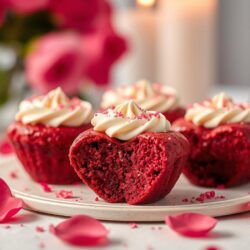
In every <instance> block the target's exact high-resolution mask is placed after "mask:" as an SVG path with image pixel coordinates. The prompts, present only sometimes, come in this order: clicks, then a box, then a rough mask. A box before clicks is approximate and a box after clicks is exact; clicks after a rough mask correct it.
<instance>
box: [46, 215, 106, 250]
mask: <svg viewBox="0 0 250 250" xmlns="http://www.w3.org/2000/svg"><path fill="white" fill-rule="evenodd" d="M50 232H51V233H53V234H54V235H55V236H57V237H58V238H60V239H61V240H63V241H65V242H67V243H70V244H72V245H77V246H97V245H102V244H103V243H105V242H106V240H107V235H108V230H107V229H106V228H105V227H104V225H103V224H102V223H100V222H99V221H98V220H96V219H94V218H92V217H89V216H87V215H76V216H73V217H71V218H70V219H67V220H65V221H63V222H61V223H60V224H58V225H57V226H56V227H55V226H53V225H50Z"/></svg>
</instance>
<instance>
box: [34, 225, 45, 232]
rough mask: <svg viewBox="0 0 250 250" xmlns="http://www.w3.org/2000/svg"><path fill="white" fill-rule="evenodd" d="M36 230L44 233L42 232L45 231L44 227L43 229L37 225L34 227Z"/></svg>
mask: <svg viewBox="0 0 250 250" xmlns="http://www.w3.org/2000/svg"><path fill="white" fill-rule="evenodd" d="M36 231H37V232H38V233H44V232H45V229H44V228H43V227H40V226H37V227H36Z"/></svg>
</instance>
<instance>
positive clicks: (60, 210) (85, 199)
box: [0, 156, 250, 221]
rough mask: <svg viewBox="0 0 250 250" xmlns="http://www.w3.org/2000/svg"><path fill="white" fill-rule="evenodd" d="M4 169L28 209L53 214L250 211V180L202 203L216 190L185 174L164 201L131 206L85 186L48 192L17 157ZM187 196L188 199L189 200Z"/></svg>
mask: <svg viewBox="0 0 250 250" xmlns="http://www.w3.org/2000/svg"><path fill="white" fill-rule="evenodd" d="M0 169H1V171H0V177H1V178H3V179H4V180H5V181H6V182H7V183H8V184H9V185H10V187H11V189H12V192H13V194H14V195H15V196H16V197H19V198H21V199H23V201H24V203H25V206H26V208H27V209H30V210H34V211H38V212H42V213H48V214H53V215H62V216H72V215H76V214H87V215H90V216H93V217H95V218H97V219H100V220H109V221H163V220H164V217H165V216H166V215H169V214H175V213H182V212H199V213H204V214H207V215H210V216H223V215H230V214H236V213H242V212H245V211H248V210H250V207H249V206H248V203H249V202H250V194H249V192H250V183H249V184H247V185H243V186H240V187H237V188H231V189H227V190H218V189H217V190H214V191H215V193H216V197H215V198H212V199H207V200H205V202H203V203H201V202H199V201H197V200H196V199H195V198H196V197H198V196H199V195H200V194H201V193H204V192H206V191H211V190H213V189H209V188H200V187H195V186H193V185H191V184H189V183H188V182H187V180H186V179H185V178H184V177H181V178H180V179H179V181H178V182H177V184H176V185H175V187H174V189H173V190H172V192H171V193H170V194H169V195H168V196H167V197H165V198H164V199H162V200H161V201H159V202H156V203H153V204H149V205H140V206H131V205H127V204H120V203H116V204H112V203H107V202H104V201H103V200H101V199H99V200H98V201H96V197H97V196H96V194H95V193H94V192H93V191H91V190H90V189H89V188H88V187H87V186H85V185H69V186H68V185H67V186H57V185H50V187H52V190H53V192H51V193H46V192H44V191H43V189H42V187H41V185H40V184H37V183H35V182H34V181H32V180H31V179H30V178H29V176H28V175H27V174H26V173H25V172H24V170H23V168H22V167H21V165H20V164H19V163H18V161H17V160H16V158H15V157H14V156H12V157H7V158H5V159H3V160H2V159H1V162H0ZM13 171H14V172H15V173H17V178H13V177H11V172H13ZM59 190H68V191H72V192H73V194H74V198H72V199H60V198H56V192H58V191H59ZM220 196H225V198H221V197H220ZM192 197H194V198H193V199H192ZM184 199H188V202H185V200H184Z"/></svg>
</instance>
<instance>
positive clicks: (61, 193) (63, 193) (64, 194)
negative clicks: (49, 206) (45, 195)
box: [56, 190, 73, 199]
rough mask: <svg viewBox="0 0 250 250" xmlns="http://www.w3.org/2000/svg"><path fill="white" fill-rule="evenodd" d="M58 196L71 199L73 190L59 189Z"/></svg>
mask: <svg viewBox="0 0 250 250" xmlns="http://www.w3.org/2000/svg"><path fill="white" fill-rule="evenodd" d="M56 197H57V198H60V199H70V198H73V192H72V191H66V190H59V191H58V192H56Z"/></svg>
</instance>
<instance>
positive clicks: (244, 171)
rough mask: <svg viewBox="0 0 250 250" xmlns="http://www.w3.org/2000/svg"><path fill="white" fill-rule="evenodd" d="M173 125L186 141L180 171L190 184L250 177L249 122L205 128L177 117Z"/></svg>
mask: <svg viewBox="0 0 250 250" xmlns="http://www.w3.org/2000/svg"><path fill="white" fill-rule="evenodd" d="M173 128H174V129H175V130H176V131H179V132H181V133H182V134H183V135H184V136H185V137H186V138H187V139H188V140H189V142H190V145H191V151H190V155H189V159H188V162H187V164H186V165H185V167H184V169H183V172H184V174H185V175H186V176H187V178H188V179H189V180H190V181H191V182H192V183H193V184H195V185H200V186H206V187H218V186H225V187H230V186H235V185H239V184H243V183H245V182H247V181H249V180H250V124H246V123H245V124H244V123H235V124H226V125H219V126H217V127H215V128H211V129H208V128H204V127H203V126H196V125H194V124H193V123H192V122H190V121H187V120H185V119H180V120H178V121H176V122H175V123H174V124H173Z"/></svg>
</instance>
